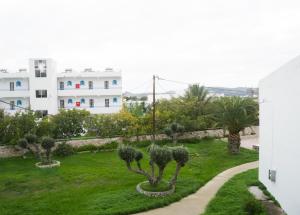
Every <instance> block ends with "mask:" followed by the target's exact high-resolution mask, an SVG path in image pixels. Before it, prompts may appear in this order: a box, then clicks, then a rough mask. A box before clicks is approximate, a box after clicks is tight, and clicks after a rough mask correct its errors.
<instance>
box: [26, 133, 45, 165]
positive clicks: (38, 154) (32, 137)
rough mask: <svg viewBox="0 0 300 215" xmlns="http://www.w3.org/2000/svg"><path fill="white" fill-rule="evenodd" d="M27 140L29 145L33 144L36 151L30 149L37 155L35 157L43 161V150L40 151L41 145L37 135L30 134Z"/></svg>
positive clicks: (27, 135)
mask: <svg viewBox="0 0 300 215" xmlns="http://www.w3.org/2000/svg"><path fill="white" fill-rule="evenodd" d="M25 139H26V140H27V142H28V144H31V145H33V147H34V151H33V150H31V149H30V148H29V149H30V151H31V152H32V153H33V154H35V156H36V157H37V158H38V159H40V160H42V155H41V150H40V147H39V144H38V138H37V136H36V135H35V134H30V133H28V134H26V135H25Z"/></svg>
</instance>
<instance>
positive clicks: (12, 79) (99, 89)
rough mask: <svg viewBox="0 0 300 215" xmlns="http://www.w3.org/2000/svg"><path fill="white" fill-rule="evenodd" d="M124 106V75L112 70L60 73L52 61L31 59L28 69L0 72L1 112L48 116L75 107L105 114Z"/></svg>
mask: <svg viewBox="0 0 300 215" xmlns="http://www.w3.org/2000/svg"><path fill="white" fill-rule="evenodd" d="M121 107H122V76H121V72H120V71H115V70H113V69H111V68H108V69H105V70H104V71H94V70H92V69H85V70H84V71H81V72H77V71H73V70H72V69H66V70H65V71H62V72H57V69H56V65H55V62H54V61H53V60H52V59H30V60H29V68H28V69H20V70H19V71H17V72H13V73H11V72H9V71H7V70H5V69H1V70H0V109H4V111H5V113H7V114H14V113H16V112H17V111H22V110H25V109H31V110H34V111H40V112H41V113H42V114H43V115H47V114H56V113H57V112H58V110H59V109H73V108H75V109H85V110H88V111H90V112H91V113H92V114H103V113H116V112H118V111H120V109H121Z"/></svg>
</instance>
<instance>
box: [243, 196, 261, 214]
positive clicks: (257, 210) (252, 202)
mask: <svg viewBox="0 0 300 215" xmlns="http://www.w3.org/2000/svg"><path fill="white" fill-rule="evenodd" d="M263 211H264V208H263V206H262V204H261V202H259V201H258V200H256V199H254V198H250V199H248V200H247V202H246V205H245V212H246V213H247V214H248V215H259V214H261V213H262V212H263Z"/></svg>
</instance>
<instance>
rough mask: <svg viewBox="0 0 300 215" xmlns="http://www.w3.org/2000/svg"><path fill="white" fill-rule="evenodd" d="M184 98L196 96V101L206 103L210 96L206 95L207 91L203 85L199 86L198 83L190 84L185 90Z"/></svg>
mask: <svg viewBox="0 0 300 215" xmlns="http://www.w3.org/2000/svg"><path fill="white" fill-rule="evenodd" d="M184 97H185V98H187V99H192V98H196V99H197V101H198V102H201V103H203V104H207V103H208V102H209V101H210V99H211V97H210V96H208V91H207V89H206V88H205V87H204V86H200V85H199V84H192V85H190V86H189V87H188V89H187V90H186V91H185V95H184Z"/></svg>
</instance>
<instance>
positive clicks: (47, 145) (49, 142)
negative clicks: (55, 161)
mask: <svg viewBox="0 0 300 215" xmlns="http://www.w3.org/2000/svg"><path fill="white" fill-rule="evenodd" d="M54 146H55V140H54V139H53V138H51V137H44V138H43V139H42V147H43V149H44V150H45V154H46V162H45V163H48V164H50V163H52V160H51V152H52V151H51V149H52V148H53V147H54ZM42 162H44V161H42Z"/></svg>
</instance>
